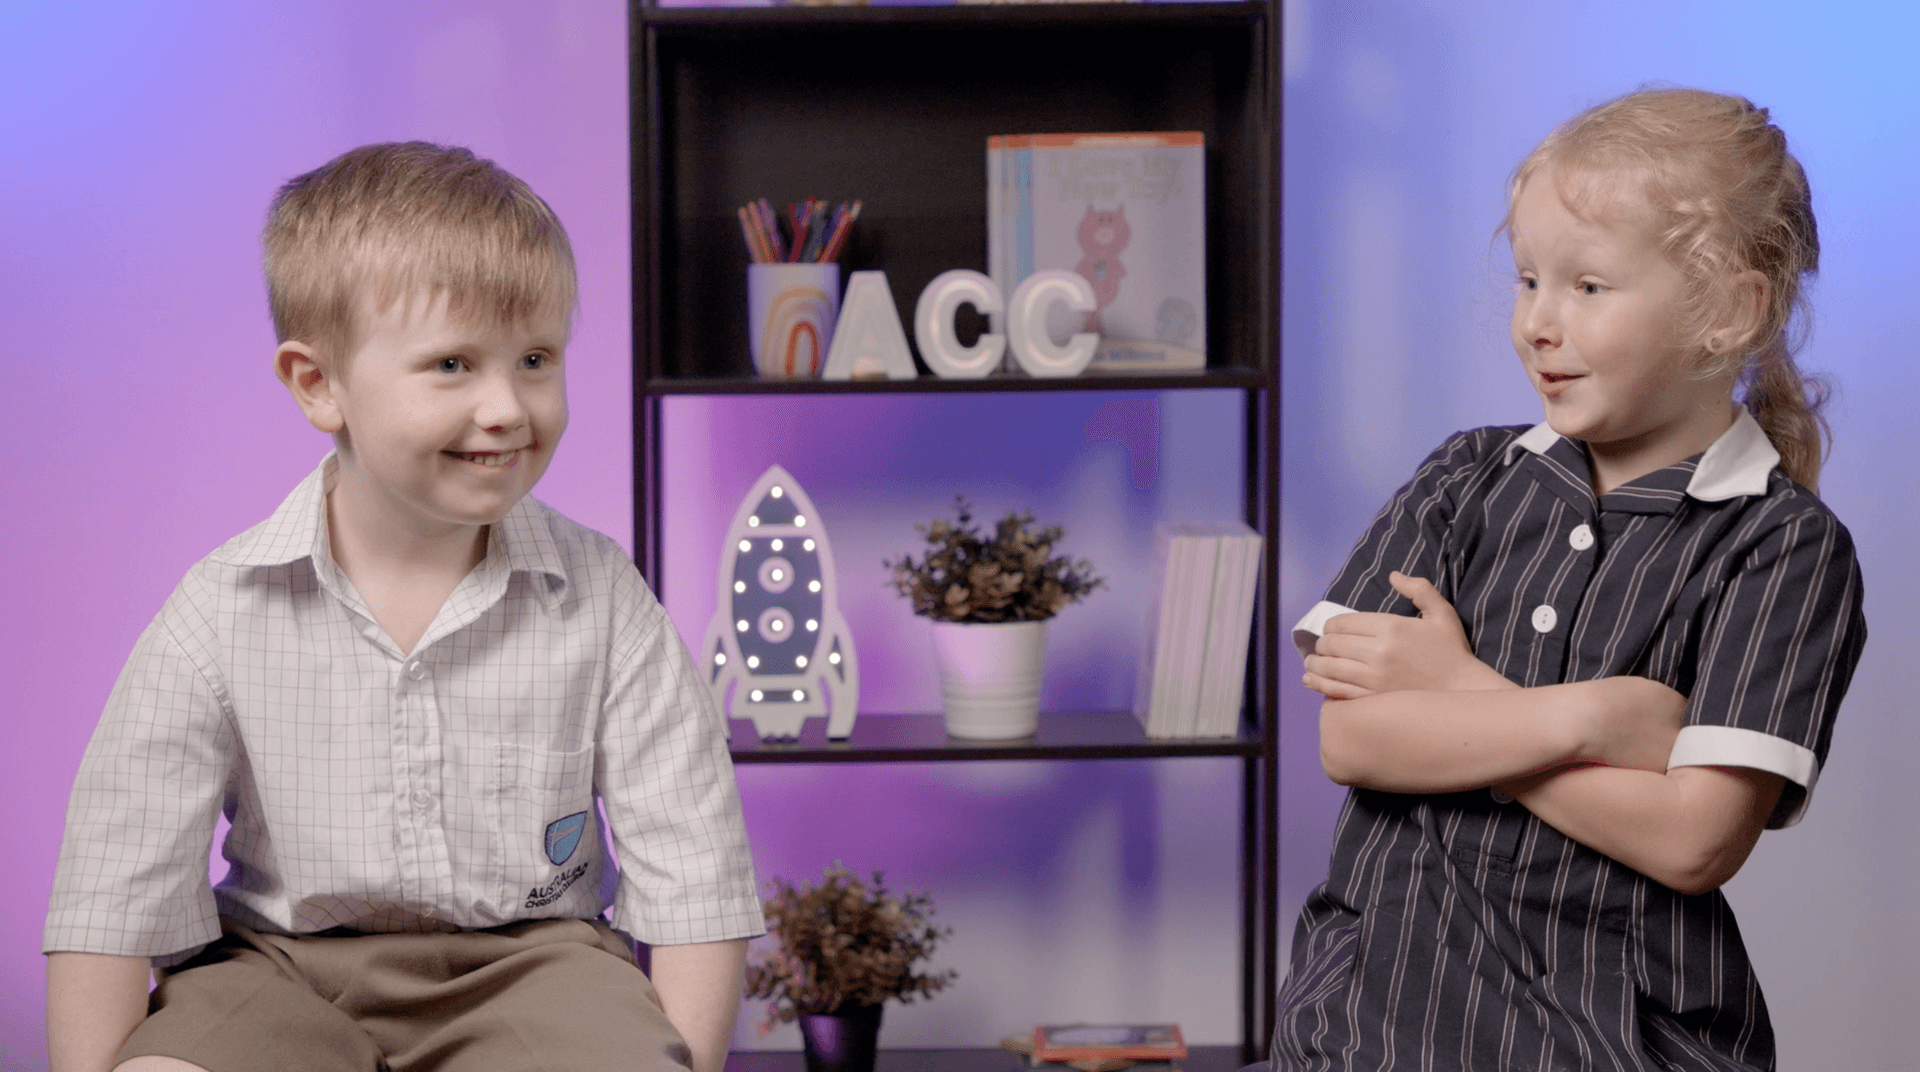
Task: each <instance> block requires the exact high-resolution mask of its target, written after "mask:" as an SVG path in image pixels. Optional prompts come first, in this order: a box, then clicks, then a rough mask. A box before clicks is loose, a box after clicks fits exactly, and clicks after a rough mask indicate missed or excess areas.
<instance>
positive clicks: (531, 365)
mask: <svg viewBox="0 0 1920 1072" xmlns="http://www.w3.org/2000/svg"><path fill="white" fill-rule="evenodd" d="M566 344H567V323H566V319H565V315H564V314H563V313H562V312H561V311H559V310H557V309H555V310H552V311H547V312H543V313H541V314H540V315H537V316H535V317H533V318H532V319H530V320H528V321H526V322H523V323H520V324H516V325H513V326H510V327H495V326H490V325H486V324H479V323H474V324H469V323H464V322H462V321H459V320H455V319H454V318H452V317H451V316H449V315H448V312H447V301H446V298H445V296H444V295H442V296H440V297H436V298H434V299H433V300H431V301H428V300H424V299H423V298H420V297H416V298H415V299H414V300H412V301H401V302H395V303H393V304H392V305H391V306H389V307H388V308H387V309H385V310H383V311H381V312H379V313H373V314H368V315H367V316H366V319H365V320H364V321H363V330H362V331H361V333H360V343H359V345H358V346H357V347H356V348H355V349H354V350H353V352H352V355H351V356H350V357H348V358H347V360H346V361H345V362H344V368H336V370H335V374H334V376H333V377H332V385H331V386H332V395H333V402H334V405H335V406H336V407H337V410H338V414H339V418H340V420H341V422H342V424H343V427H342V429H341V430H340V431H339V432H338V433H336V435H335V439H336V441H337V442H338V443H339V445H340V448H341V456H342V462H343V463H344V465H345V466H347V467H351V469H352V470H353V471H354V472H353V473H352V474H351V479H352V480H353V483H354V484H355V485H356V487H355V493H356V494H360V495H366V496H368V497H369V499H370V501H369V502H367V503H366V504H365V505H366V506H367V507H368V508H370V509H376V510H379V511H380V512H381V513H382V514H383V515H384V516H385V517H387V518H388V519H389V520H391V521H393V522H397V523H398V524H400V525H403V526H405V527H407V528H410V529H412V530H414V531H416V532H420V533H422V534H428V533H432V532H436V531H445V530H446V529H447V528H448V527H470V526H475V525H486V524H491V523H493V522H495V521H498V520H500V519H501V518H502V517H504V516H506V513H507V511H508V510H510V509H512V508H513V505H514V504H515V503H517V502H519V501H520V498H521V497H522V496H524V495H526V494H527V492H529V491H531V490H532V489H533V486H534V484H536V483H538V482H539V480H540V477H541V475H542V474H544V473H545V472H546V471H547V463H548V462H549V461H550V460H551V459H552V458H553V449H554V447H555V446H556V445H557V444H558V443H559V442H560V436H561V433H563V432H565V431H566V428H567V391H566V378H565V369H564V366H563V364H562V361H561V358H562V356H563V354H564V352H565V350H566ZM342 372H344V373H345V375H344V376H342V375H340V373H342ZM347 478H348V476H347V474H344V473H343V479H347Z"/></svg>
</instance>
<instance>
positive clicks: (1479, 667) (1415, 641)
mask: <svg viewBox="0 0 1920 1072" xmlns="http://www.w3.org/2000/svg"><path fill="white" fill-rule="evenodd" d="M1387 582H1388V583H1389V584H1391V585H1393V590H1394V591H1396V592H1398V593H1400V594H1401V595H1403V596H1405V597H1407V599H1408V600H1410V601H1412V603H1413V605H1414V608H1415V609H1417V610H1418V611H1419V612H1420V617H1418V618H1409V617H1406V616H1405V615H1401V614H1342V615H1340V616H1339V617H1337V618H1333V619H1331V620H1329V621H1328V622H1327V628H1326V633H1325V634H1324V635H1322V636H1321V637H1320V640H1319V642H1318V643H1316V644H1315V645H1314V654H1312V655H1309V656H1307V660H1306V665H1307V673H1306V676H1305V677H1304V678H1303V679H1302V680H1303V681H1305V683H1306V686H1307V687H1308V688H1310V689H1312V690H1313V691H1315V692H1317V693H1319V694H1320V695H1322V696H1325V697H1327V698H1329V699H1334V700H1351V699H1356V698H1358V697H1361V696H1370V695H1372V694H1374V693H1376V692H1398V691H1401V690H1403V689H1432V690H1442V691H1461V690H1468V689H1488V688H1511V687H1513V683H1512V682H1510V681H1508V680H1507V679H1506V678H1504V677H1501V676H1500V674H1499V673H1498V672H1497V671H1495V670H1494V669H1493V668H1492V667H1490V666H1488V665H1487V664H1485V663H1483V662H1481V661H1480V660H1479V659H1477V658H1475V657H1474V654H1473V649H1472V648H1471V647H1469V646H1468V644H1467V632H1466V629H1465V628H1464V627H1462V626H1461V624H1460V616H1459V615H1458V614H1456V613H1454V610H1453V605H1452V604H1450V603H1448V602H1447V601H1446V599H1445V598H1443V597H1442V596H1441V595H1440V590H1439V589H1437V588H1435V587H1434V586H1433V584H1432V583H1431V582H1429V581H1427V580H1425V579H1423V578H1419V577H1409V576H1407V575H1406V574H1404V573H1399V572H1395V573H1391V574H1389V575H1388V576H1387Z"/></svg>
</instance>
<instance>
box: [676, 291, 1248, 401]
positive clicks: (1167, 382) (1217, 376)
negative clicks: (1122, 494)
mask: <svg viewBox="0 0 1920 1072" xmlns="http://www.w3.org/2000/svg"><path fill="white" fill-rule="evenodd" d="M743 300H744V299H743ZM740 330H741V331H742V332H745V331H746V328H745V327H744V326H742V327H741V329H740ZM743 337H744V336H743ZM963 341H967V342H968V343H969V344H971V341H970V340H963ZM1266 386H1267V377H1266V374H1265V373H1263V372H1260V371H1257V370H1254V369H1209V370H1207V371H1205V372H1168V373H1127V374H1124V375H1113V376H1097V375H1096V376H1072V377H1066V378H1060V379H1049V378H1044V377H1033V376H1028V375H1025V374H1022V373H1009V372H996V373H994V374H993V375H991V376H988V377H986V378H984V379H978V380H943V379H941V378H939V377H938V376H930V375H921V376H920V377H919V378H917V379H912V380H877V379H876V380H764V379H760V378H759V377H754V376H744V375H741V376H713V377H662V378H660V379H655V380H649V381H647V383H646V384H645V390H646V391H647V392H648V393H649V394H652V395H863V394H958V393H966V394H977V393H980V392H993V391H1203V390H1210V389H1212V390H1218V389H1222V388H1224V389H1227V390H1240V391H1246V390H1258V389H1262V388H1265V387H1266Z"/></svg>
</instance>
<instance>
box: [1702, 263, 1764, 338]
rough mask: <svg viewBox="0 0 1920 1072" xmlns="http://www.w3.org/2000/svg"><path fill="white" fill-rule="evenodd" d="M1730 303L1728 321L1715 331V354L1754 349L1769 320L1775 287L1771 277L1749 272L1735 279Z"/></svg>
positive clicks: (1748, 270)
mask: <svg viewBox="0 0 1920 1072" xmlns="http://www.w3.org/2000/svg"><path fill="white" fill-rule="evenodd" d="M1729 285H1730V286H1731V288H1732V289H1731V291H1730V293H1729V297H1730V299H1731V300H1730V301H1728V303H1727V319H1726V323H1724V324H1722V325H1721V326H1720V327H1719V329H1717V330H1716V331H1714V333H1713V338H1712V348H1713V352H1714V353H1718V354H1724V353H1730V352H1738V351H1742V350H1745V349H1747V348H1748V347H1750V346H1752V345H1753V339H1754V336H1756V335H1758V334H1759V333H1760V326H1761V325H1762V324H1763V323H1765V322H1766V319H1767V302H1768V300H1769V299H1770V298H1772V296H1773V287H1772V285H1771V284H1769V283H1768V282H1767V277H1766V276H1765V275H1763V274H1761V273H1760V272H1757V271H1754V270H1753V269H1751V268H1749V269H1747V270H1746V271H1744V272H1741V273H1739V274H1738V275H1736V276H1734V277H1733V281H1732V283H1731V284H1729Z"/></svg>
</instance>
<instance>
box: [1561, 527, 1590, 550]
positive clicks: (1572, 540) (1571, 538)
mask: <svg viewBox="0 0 1920 1072" xmlns="http://www.w3.org/2000/svg"><path fill="white" fill-rule="evenodd" d="M1567 543H1568V544H1570V545H1572V547H1573V549H1574V550H1576V551H1584V550H1586V549H1587V548H1589V547H1592V546H1593V530H1592V529H1590V528H1588V527H1587V526H1585V525H1575V526H1574V527H1573V531H1572V532H1570V533H1568V534H1567Z"/></svg>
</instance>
